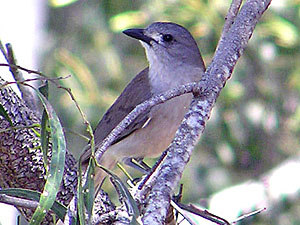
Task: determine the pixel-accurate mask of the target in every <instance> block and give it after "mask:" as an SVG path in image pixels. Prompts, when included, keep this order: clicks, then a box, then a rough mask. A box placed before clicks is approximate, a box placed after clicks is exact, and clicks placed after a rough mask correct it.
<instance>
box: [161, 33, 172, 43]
mask: <svg viewBox="0 0 300 225" xmlns="http://www.w3.org/2000/svg"><path fill="white" fill-rule="evenodd" d="M163 40H164V41H166V42H170V41H172V40H173V36H172V35H171V34H164V35H163Z"/></svg>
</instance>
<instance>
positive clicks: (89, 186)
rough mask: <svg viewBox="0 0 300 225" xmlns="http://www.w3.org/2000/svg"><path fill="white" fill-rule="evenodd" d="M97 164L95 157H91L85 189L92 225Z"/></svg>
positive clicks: (86, 205)
mask: <svg viewBox="0 0 300 225" xmlns="http://www.w3.org/2000/svg"><path fill="white" fill-rule="evenodd" d="M95 164H96V163H95V159H94V157H91V158H90V161H89V166H88V172H87V181H86V183H85V185H84V187H83V194H84V203H85V207H86V210H87V212H88V216H89V224H91V218H92V213H93V205H94V196H95V187H94V176H95Z"/></svg>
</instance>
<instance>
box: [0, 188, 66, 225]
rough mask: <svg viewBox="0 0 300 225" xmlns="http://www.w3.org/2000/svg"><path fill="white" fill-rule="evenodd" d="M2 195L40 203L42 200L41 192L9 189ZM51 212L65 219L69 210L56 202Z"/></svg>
mask: <svg viewBox="0 0 300 225" xmlns="http://www.w3.org/2000/svg"><path fill="white" fill-rule="evenodd" d="M0 194H6V195H9V196H12V197H17V198H24V199H27V200H32V201H39V199H40V195H41V193H40V192H37V191H33V190H28V189H22V188H9V189H2V190H0ZM51 210H52V211H53V212H54V213H55V214H56V215H57V216H58V217H59V218H60V219H62V220H63V219H64V217H65V214H66V211H67V208H66V207H65V206H64V205H62V204H61V203H59V202H57V201H55V202H54V204H53V206H52V207H51Z"/></svg>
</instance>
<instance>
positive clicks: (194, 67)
mask: <svg viewBox="0 0 300 225" xmlns="http://www.w3.org/2000/svg"><path fill="white" fill-rule="evenodd" d="M123 33H124V34H126V35H128V36H130V37H133V38H135V39H138V40H140V42H141V44H142V45H143V47H144V48H145V51H146V55H147V59H148V61H149V67H147V68H145V69H144V70H143V71H141V72H140V73H139V74H138V75H136V76H135V77H134V78H133V80H132V81H131V82H130V83H129V84H128V85H127V87H126V88H125V89H124V91H123V92H122V94H121V95H120V96H119V97H118V99H117V100H116V101H115V102H114V104H113V105H112V106H111V107H110V108H109V109H108V110H107V112H106V113H105V114H104V116H103V118H102V119H101V121H100V122H99V124H98V126H97V127H96V129H95V131H94V135H95V146H97V145H98V144H100V143H101V142H102V141H103V140H104V139H105V137H106V136H107V135H108V134H109V133H110V132H111V131H112V130H113V129H114V128H115V127H116V126H117V125H118V124H119V122H121V121H122V120H123V119H124V118H125V116H127V115H128V114H129V113H130V112H131V111H132V110H133V109H134V108H135V107H136V106H137V105H138V104H140V103H142V102H144V101H146V100H148V99H149V98H150V97H152V96H154V95H157V94H161V93H163V92H166V91H168V90H171V89H173V88H175V87H178V86H180V85H183V84H187V83H190V82H195V81H199V80H200V79H201V76H202V74H203V73H204V71H205V66H204V62H203V60H202V57H201V54H200V52H199V49H198V46H197V44H196V41H195V40H194V38H193V37H192V35H191V34H190V32H189V31H188V30H186V29H185V28H184V27H182V26H180V25H177V24H175V23H165V22H156V23H153V24H151V25H150V26H148V27H147V28H145V29H128V30H125V31H123ZM191 100H192V94H191V93H189V94H185V95H181V96H179V97H176V98H173V99H171V100H169V101H167V102H165V103H162V104H159V105H156V106H154V107H152V108H151V110H149V111H148V112H145V113H143V114H141V115H139V116H138V117H137V118H136V119H135V121H134V122H133V123H132V124H130V125H129V126H128V127H127V128H126V129H125V130H124V131H123V132H122V133H121V134H120V135H119V136H118V137H117V138H116V140H115V141H114V143H113V144H112V145H111V146H110V147H109V148H108V149H107V151H106V152H105V153H104V154H103V155H102V157H101V159H100V161H99V163H100V164H101V165H102V166H104V167H106V168H108V169H112V168H113V167H114V166H115V164H116V163H117V161H126V160H128V159H132V158H144V157H157V156H159V155H160V154H161V153H162V152H163V151H164V150H165V149H166V148H167V147H168V145H169V144H170V143H171V141H172V140H173V138H174V136H175V132H176V131H177V129H178V127H179V125H180V123H181V122H182V120H183V117H184V115H185V113H186V112H187V110H188V107H189V105H190V103H191ZM90 155H91V150H90V149H89V150H87V151H85V152H84V153H83V155H82V156H81V159H82V163H83V166H84V167H86V166H87V165H88V162H89V157H90ZM105 175H106V174H105V172H104V171H103V170H102V169H99V168H96V174H95V187H98V186H99V185H100V184H101V182H102V180H103V178H104V177H105Z"/></svg>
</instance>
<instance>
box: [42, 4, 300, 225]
mask: <svg viewBox="0 0 300 225" xmlns="http://www.w3.org/2000/svg"><path fill="white" fill-rule="evenodd" d="M229 5H230V1H227V0H202V1H200V0H152V1H150V0H147V1H145V0H114V1H109V0H103V1H96V0H86V1H83V0H81V1H79V0H78V1H76V0H73V1H59V0H52V1H49V17H48V28H47V34H46V37H47V39H46V47H45V51H44V55H43V58H42V60H41V67H42V70H43V71H44V72H45V74H47V75H48V76H52V77H56V76H67V75H69V74H71V75H72V77H71V78H69V79H66V80H63V81H62V84H63V85H64V86H66V87H69V88H71V89H72V91H73V93H74V95H75V97H76V100H77V101H78V102H79V104H80V106H81V107H82V109H83V110H84V112H85V113H86V115H87V117H88V119H89V121H90V122H91V123H92V125H93V127H95V126H96V125H97V123H98V121H99V120H100V118H101V117H102V115H103V113H104V112H105V111H106V109H107V108H108V107H109V106H110V105H111V104H112V103H113V101H114V100H115V99H116V98H117V96H118V95H119V94H120V92H121V91H122V90H123V88H124V87H125V85H126V84H127V83H128V82H129V81H130V80H131V79H132V78H133V76H134V75H135V74H137V73H138V72H139V71H141V70H142V69H143V68H144V67H146V66H147V61H146V57H145V55H144V50H143V48H142V47H141V46H140V44H139V43H138V42H137V41H136V40H133V39H130V38H128V37H127V36H125V35H123V34H122V33H121V31H122V30H124V29H127V28H133V27H145V26H147V25H149V24H151V23H152V22H154V21H172V22H175V23H179V24H181V25H183V26H185V27H186V28H187V29H188V30H190V31H191V33H192V34H193V36H194V37H195V39H196V40H197V42H198V45H199V48H200V50H201V52H202V55H203V58H204V61H205V62H206V65H209V64H210V62H211V59H212V57H213V54H214V50H215V48H216V45H217V42H218V39H219V37H220V33H221V30H222V26H223V23H224V17H225V15H226V13H227V9H228V7H229ZM299 18H300V1H299V0H277V1H276V0H275V1H273V2H272V4H271V7H270V9H269V10H268V11H267V12H266V13H265V14H264V16H263V17H262V19H261V21H260V22H259V24H258V25H257V27H256V29H255V31H254V34H253V36H252V38H251V40H250V42H249V45H248V47H247V49H246V51H245V52H244V54H243V56H242V57H241V59H240V60H239V62H238V64H237V66H236V68H235V70H234V73H233V76H232V78H231V79H230V80H229V82H228V83H227V84H226V87H225V88H224V89H223V91H222V93H221V95H220V97H219V99H218V101H217V104H216V106H215V107H214V109H213V112H212V116H211V118H210V120H209V121H208V123H207V126H206V130H205V132H204V135H203V136H202V137H201V140H200V141H199V144H198V146H197V150H196V151H194V153H193V157H192V159H191V161H190V163H189V166H188V168H187V169H186V171H185V175H184V177H183V180H182V182H183V183H184V190H185V191H184V201H185V202H189V201H191V202H199V199H202V198H203V199H205V198H206V197H207V196H209V195H210V194H212V193H214V192H216V191H218V190H221V189H223V188H226V187H229V186H231V185H234V184H238V183H241V182H243V181H246V180H249V179H253V178H256V177H258V176H261V175H262V174H263V173H265V172H267V171H269V170H270V169H271V168H273V167H274V166H276V165H278V164H279V163H281V162H282V161H283V160H285V159H287V158H289V157H293V156H295V155H297V153H298V152H299V147H300V142H299V134H300V106H299V105H300V104H299V101H300V97H299V96H300V95H299V92H300V39H299V32H300V29H299V28H300V20H299ZM50 100H51V102H52V103H53V104H54V105H55V108H56V109H57V111H58V114H59V116H60V118H61V120H62V122H63V125H64V127H66V128H67V132H66V134H67V140H68V147H69V149H71V150H72V151H73V152H74V153H75V154H77V156H78V153H79V152H80V151H81V150H82V149H83V147H84V145H85V144H86V141H85V140H84V139H81V138H78V136H77V135H75V134H74V133H73V132H77V133H83V134H86V133H85V126H84V124H83V122H82V119H81V118H80V116H79V113H78V112H77V110H76V108H75V106H74V104H73V102H72V101H71V100H70V98H69V96H68V95H67V94H66V93H65V92H63V91H60V90H57V89H56V88H53V89H52V91H50ZM148 162H149V163H150V164H151V162H153V161H151V160H150V161H149V160H148ZM295 179H298V178H295ZM296 202H297V201H296ZM299 206H300V205H299V201H298V204H297V203H296V205H293V207H294V208H293V207H292V206H291V205H290V204H289V203H287V202H285V206H284V207H283V209H285V210H286V211H284V212H285V213H284V214H282V215H284V216H285V218H294V219H293V221H292V223H281V222H282V220H281V219H280V218H279V217H278V218H276V219H275V220H274V218H272V217H269V218H264V217H263V216H261V217H256V219H255V220H254V221H253V224H297V222H295V221H297V220H298V222H299V221H300V216H299V213H298V215H297V213H295V212H296V211H297V209H298V210H299ZM295 207H296V208H295ZM298 212H299V211H298ZM280 221H281V222H280ZM294 222H295V223H294ZM298 224H299V223H298Z"/></svg>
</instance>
